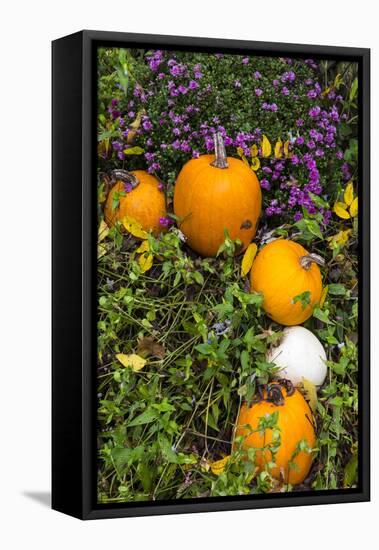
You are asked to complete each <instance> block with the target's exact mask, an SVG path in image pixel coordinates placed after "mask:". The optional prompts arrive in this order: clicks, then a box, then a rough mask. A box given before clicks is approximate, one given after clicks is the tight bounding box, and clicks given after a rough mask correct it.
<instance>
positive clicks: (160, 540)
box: [0, 0, 379, 550]
mask: <svg viewBox="0 0 379 550" xmlns="http://www.w3.org/2000/svg"><path fill="white" fill-rule="evenodd" d="M0 21H1V32H0V41H1V48H0V59H1V61H0V75H1V76H0V82H1V85H0V94H1V102H0V109H1V110H0V126H1V131H0V139H1V147H0V157H1V165H0V166H1V169H0V190H1V195H0V196H1V199H0V203H1V213H2V217H1V230H0V239H1V247H0V258H1V264H0V265H1V268H0V276H1V286H0V312H1V313H0V323H1V337H2V338H1V342H2V343H1V353H0V358H1V360H0V388H1V389H0V407H1V415H0V419H1V420H0V422H1V424H0V448H1V452H0V461H1V467H0V507H1V516H0V523H1V524H2V528H1V529H0V541H1V540H2V539H4V543H3V544H2V547H3V548H5V549H7V550H8V549H18V548H24V547H25V548H32V549H34V548H38V549H40V550H44V549H45V548H54V549H56V550H60V549H65V550H66V549H67V548H73V549H77V548H80V547H87V548H91V549H92V548H93V549H100V548H102V549H111V548H116V547H117V548H122V547H124V548H126V547H127V548H135V549H137V550H139V549H145V548H149V547H153V548H157V549H160V548H165V549H168V548H183V549H187V548H188V549H189V548H191V549H197V548H201V549H204V548H214V549H216V550H218V549H224V548H238V546H245V547H247V548H255V549H257V548H274V546H276V545H277V546H278V548H280V550H286V549H291V550H293V549H298V548H306V549H307V550H308V549H309V550H312V549H313V548H318V549H320V548H325V549H328V550H329V549H332V548H341V549H343V550H345V549H346V550H347V549H355V548H357V547H359V546H360V545H361V544H362V542H363V537H367V538H368V539H371V541H372V543H371V547H372V545H374V546H375V543H374V541H375V540H376V539H377V536H378V535H377V523H378V519H377V518H378V512H379V504H378V494H377V493H378V491H377V485H378V475H377V473H376V470H377V468H378V466H379V464H378V452H377V450H376V447H377V445H378V436H377V434H376V433H375V432H377V429H378V422H377V420H378V399H375V398H374V399H373V407H372V409H373V430H372V431H373V501H372V502H371V503H364V504H343V505H333V506H319V507H304V508H287V509H278V510H262V511H245V512H226V513H225V512H224V513H213V514H198V515H182V516H169V517H153V518H137V519H129V520H128V519H121V520H110V521H97V522H87V523H83V522H79V521H78V520H75V519H72V518H69V517H66V516H64V515H62V514H58V513H56V512H53V511H51V510H50V509H49V507H48V506H47V505H46V502H47V501H48V500H47V499H48V492H49V486H50V41H51V40H53V39H55V38H58V37H60V36H63V35H66V34H69V33H72V32H74V31H77V30H80V29H82V28H87V29H91V28H92V29H100V30H117V31H131V32H143V33H158V34H182V35H189V36H191V35H192V36H196V35H198V36H209V37H222V38H238V39H248V40H249V39H250V40H266V41H278V42H279V41H283V42H298V43H310V44H330V45H343V46H361V47H371V48H372V70H373V74H372V89H373V92H372V95H373V105H372V108H373V109H372V113H373V116H372V120H373V131H372V137H373V141H372V143H373V147H372V151H373V159H372V168H373V174H372V191H373V193H372V194H373V198H372V204H373V205H374V208H373V211H374V214H375V204H376V203H377V202H379V193H378V187H377V176H378V169H377V159H376V155H375V151H376V147H379V142H378V131H377V125H375V122H377V120H376V119H377V116H378V99H377V98H378V94H379V92H378V69H379V67H378V58H377V52H378V37H379V33H378V28H377V16H376V14H375V2H373V1H372V0H359V1H358V0H356V1H352V0H345V1H344V2H341V1H334V2H332V1H331V0H313V1H308V2H306V1H304V0H270V1H269V2H267V1H266V2H265V1H263V2H253V1H251V0H248V1H246V0H239V1H238V2H230V1H229V2H228V1H225V0H219V1H218V2H215V1H208V2H206V1H204V0H201V1H199V0H190V1H189V2H185V1H183V2H181V1H180V0H142V1H134V2H132V1H130V0H122V1H121V0H112V1H105V0H92V1H88V2H84V1H83V2H79V1H78V0H62V1H61V2H48V1H43V0H34V1H33V2H30V1H27V0H24V1H21V0H8V1H6V2H3V3H2V7H1V17H0ZM73 200H75V197H73ZM4 214H5V218H4ZM373 218H374V219H373V227H372V235H373V262H372V263H373V281H375V279H376V277H378V269H377V268H378V259H377V254H378V252H377V251H376V246H375V244H376V242H377V238H376V234H377V232H378V229H379V225H378V224H379V216H378V215H374V216H373ZM375 286H376V284H373V287H374V288H373V354H372V355H373V364H372V371H373V379H374V380H373V382H374V390H375V389H376V391H378V388H377V381H378V376H377V375H376V372H375V371H376V369H378V368H379V364H378V361H377V360H376V357H375V356H376V353H377V352H378V347H377V345H376V338H375V335H376V330H375V329H377V328H378V324H377V323H375V321H376V313H378V307H377V306H378V291H377V290H376V289H375ZM373 395H374V392H373ZM68 406H69V398H68ZM41 501H42V502H41ZM271 537H272V538H271ZM274 541H275V542H274Z"/></svg>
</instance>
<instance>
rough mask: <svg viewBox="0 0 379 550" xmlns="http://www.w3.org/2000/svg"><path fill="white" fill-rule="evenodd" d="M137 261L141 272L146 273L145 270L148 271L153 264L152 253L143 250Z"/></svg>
mask: <svg viewBox="0 0 379 550" xmlns="http://www.w3.org/2000/svg"><path fill="white" fill-rule="evenodd" d="M138 263H139V266H140V268H141V272H142V273H146V271H149V269H151V267H152V265H153V255H152V254H147V253H146V252H144V253H143V254H141V256H140V257H139V258H138Z"/></svg>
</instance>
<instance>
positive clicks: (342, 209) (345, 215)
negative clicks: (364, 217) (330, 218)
mask: <svg viewBox="0 0 379 550" xmlns="http://www.w3.org/2000/svg"><path fill="white" fill-rule="evenodd" d="M346 208H347V205H346V204H345V203H344V202H336V203H335V205H334V208H333V210H334V212H335V213H336V214H337V216H338V217H339V218H342V219H343V220H348V219H349V218H350V214H349V212H348V211H347V210H346Z"/></svg>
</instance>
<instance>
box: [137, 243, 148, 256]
mask: <svg viewBox="0 0 379 550" xmlns="http://www.w3.org/2000/svg"><path fill="white" fill-rule="evenodd" d="M149 250H150V245H149V241H148V240H147V239H146V240H145V241H142V243H141V244H140V246H139V247H138V248H137V250H136V252H138V253H139V254H142V252H149Z"/></svg>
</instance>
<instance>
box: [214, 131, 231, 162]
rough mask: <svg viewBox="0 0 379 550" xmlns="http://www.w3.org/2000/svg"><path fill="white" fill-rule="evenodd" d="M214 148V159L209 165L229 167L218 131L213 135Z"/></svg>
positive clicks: (223, 144)
mask: <svg viewBox="0 0 379 550" xmlns="http://www.w3.org/2000/svg"><path fill="white" fill-rule="evenodd" d="M213 140H214V148H215V157H216V158H215V160H214V161H213V162H212V163H211V166H215V167H216V168H229V164H228V160H227V157H226V150H225V143H224V140H223V138H222V135H221V133H220V132H216V133H215V134H214V136H213Z"/></svg>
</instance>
